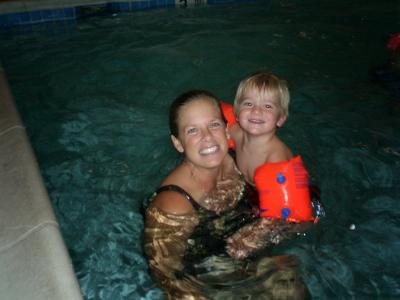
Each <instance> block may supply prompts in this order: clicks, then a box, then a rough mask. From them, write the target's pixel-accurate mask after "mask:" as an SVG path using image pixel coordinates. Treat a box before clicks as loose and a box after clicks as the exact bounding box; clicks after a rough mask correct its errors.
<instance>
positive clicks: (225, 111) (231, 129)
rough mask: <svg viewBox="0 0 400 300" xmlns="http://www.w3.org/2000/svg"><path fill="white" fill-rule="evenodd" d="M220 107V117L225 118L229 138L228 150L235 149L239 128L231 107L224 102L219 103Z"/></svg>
mask: <svg viewBox="0 0 400 300" xmlns="http://www.w3.org/2000/svg"><path fill="white" fill-rule="evenodd" d="M220 107H221V111H222V115H223V116H224V118H225V121H226V126H227V128H228V133H229V136H230V137H229V138H228V145H229V148H231V149H235V148H236V144H237V141H238V137H239V135H240V132H241V128H240V126H239V124H238V123H237V121H236V116H235V113H234V110H233V106H232V105H231V104H228V103H226V102H223V101H220Z"/></svg>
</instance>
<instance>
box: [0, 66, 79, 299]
mask: <svg viewBox="0 0 400 300" xmlns="http://www.w3.org/2000/svg"><path fill="white" fill-rule="evenodd" d="M0 190H1V191H2V192H1V195H0V270H1V272H0V295H1V297H2V298H4V299H9V300H13V299H15V300H17V299H18V300H19V299H32V300H42V299H59V300H63V299H65V300H67V299H70V300H75V299H76V300H81V299H83V298H82V295H81V291H80V288H79V283H78V280H77V278H76V276H75V273H74V270H73V266H72V262H71V258H70V256H69V254H68V250H67V248H66V246H65V243H64V240H63V238H62V235H61V232H60V228H59V224H58V222H57V220H56V218H55V215H54V212H53V209H52V206H51V203H50V199H49V196H48V193H47V190H46V187H45V185H44V182H43V178H42V176H41V173H40V170H39V167H38V163H37V161H36V158H35V155H34V152H33V150H32V147H31V144H30V142H29V138H28V135H27V133H26V131H25V127H24V126H23V124H22V121H21V118H20V116H19V113H18V111H17V109H16V106H15V103H14V99H13V96H12V93H11V89H10V87H9V84H8V81H7V78H6V75H5V73H4V70H3V69H2V68H1V66H0Z"/></svg>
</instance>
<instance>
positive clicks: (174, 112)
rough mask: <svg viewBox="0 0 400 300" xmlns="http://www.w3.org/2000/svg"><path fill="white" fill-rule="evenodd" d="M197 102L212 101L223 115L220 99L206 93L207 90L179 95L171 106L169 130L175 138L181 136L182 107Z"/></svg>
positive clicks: (191, 91)
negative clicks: (180, 116) (179, 120)
mask: <svg viewBox="0 0 400 300" xmlns="http://www.w3.org/2000/svg"><path fill="white" fill-rule="evenodd" d="M197 100H208V101H210V102H211V103H212V104H213V105H214V106H215V108H216V109H217V110H218V111H219V112H220V113H221V108H220V106H219V99H218V98H217V97H216V96H215V95H213V94H212V93H210V92H209V91H206V90H190V91H187V92H185V93H183V94H181V95H179V96H178V97H177V98H176V99H175V100H174V101H173V102H172V103H171V106H170V107H169V130H170V133H171V134H172V135H173V136H175V137H178V134H179V126H178V125H179V124H178V119H179V114H180V111H181V109H182V107H183V106H185V105H186V104H188V103H191V102H193V101H197ZM221 118H222V113H221ZM222 119H223V118H222Z"/></svg>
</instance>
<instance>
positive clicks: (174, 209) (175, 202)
mask: <svg viewBox="0 0 400 300" xmlns="http://www.w3.org/2000/svg"><path fill="white" fill-rule="evenodd" d="M189 197H190V195H189V194H188V193H186V192H185V191H184V190H183V189H182V188H179V187H178V186H176V185H164V186H161V188H159V189H158V191H157V193H156V195H155V197H154V198H153V201H152V203H151V206H153V207H156V208H158V209H159V210H162V211H164V212H166V213H169V214H174V215H183V214H190V213H192V212H193V205H192V202H191V201H190V199H189Z"/></svg>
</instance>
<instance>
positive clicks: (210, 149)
mask: <svg viewBox="0 0 400 300" xmlns="http://www.w3.org/2000/svg"><path fill="white" fill-rule="evenodd" d="M217 151H218V146H212V147H208V148H204V149H201V150H200V154H202V155H207V154H212V153H215V152H217Z"/></svg>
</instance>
